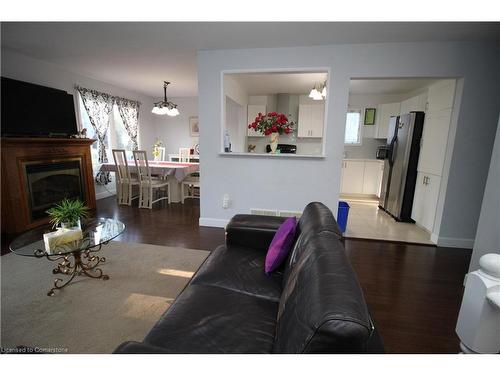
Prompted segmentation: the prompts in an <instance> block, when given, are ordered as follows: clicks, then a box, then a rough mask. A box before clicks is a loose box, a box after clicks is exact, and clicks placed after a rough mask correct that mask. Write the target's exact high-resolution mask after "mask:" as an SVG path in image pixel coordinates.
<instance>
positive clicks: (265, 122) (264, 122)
mask: <svg viewBox="0 0 500 375" xmlns="http://www.w3.org/2000/svg"><path fill="white" fill-rule="evenodd" d="M294 125H295V124H294V123H293V122H288V118H287V117H286V116H285V115H284V114H283V113H277V112H269V113H268V114H267V115H264V114H262V113H260V112H259V114H258V115H257V117H256V118H255V121H254V122H252V123H251V124H249V125H248V129H254V130H255V131H258V132H261V133H262V134H264V135H270V134H271V133H279V134H289V133H291V132H292V131H293V127H294Z"/></svg>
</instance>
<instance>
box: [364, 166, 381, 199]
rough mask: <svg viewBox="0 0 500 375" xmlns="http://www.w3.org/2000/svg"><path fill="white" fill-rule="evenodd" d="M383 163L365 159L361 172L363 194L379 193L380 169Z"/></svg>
mask: <svg viewBox="0 0 500 375" xmlns="http://www.w3.org/2000/svg"><path fill="white" fill-rule="evenodd" d="M381 168H383V164H382V163H380V162H378V161H365V168H364V174H363V192H362V193H363V194H370V195H376V196H379V195H380V182H381V180H380V170H381Z"/></svg>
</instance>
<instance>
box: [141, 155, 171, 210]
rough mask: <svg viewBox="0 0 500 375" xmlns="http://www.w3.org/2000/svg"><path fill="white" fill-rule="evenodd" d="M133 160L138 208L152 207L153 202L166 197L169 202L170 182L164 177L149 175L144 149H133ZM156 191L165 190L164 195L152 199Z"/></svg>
mask: <svg viewBox="0 0 500 375" xmlns="http://www.w3.org/2000/svg"><path fill="white" fill-rule="evenodd" d="M133 154H134V161H135V165H136V167H137V174H138V176H139V208H149V209H152V208H153V203H156V202H159V201H162V200H165V199H167V202H168V203H170V184H169V183H168V181H167V180H164V179H154V178H152V177H151V169H150V168H149V163H148V157H147V154H146V151H133ZM156 191H163V192H166V195H163V196H162V197H160V198H158V199H154V193H155V192H156Z"/></svg>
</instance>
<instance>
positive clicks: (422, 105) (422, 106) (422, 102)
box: [415, 91, 428, 112]
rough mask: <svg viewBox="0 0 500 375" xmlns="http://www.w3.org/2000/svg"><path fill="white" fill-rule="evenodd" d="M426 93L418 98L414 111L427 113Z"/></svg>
mask: <svg viewBox="0 0 500 375" xmlns="http://www.w3.org/2000/svg"><path fill="white" fill-rule="evenodd" d="M427 95H428V93H427V91H426V92H424V93H422V94H420V95H419V96H418V106H417V109H415V111H420V112H426V111H427Z"/></svg>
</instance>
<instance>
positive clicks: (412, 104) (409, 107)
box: [399, 91, 427, 115]
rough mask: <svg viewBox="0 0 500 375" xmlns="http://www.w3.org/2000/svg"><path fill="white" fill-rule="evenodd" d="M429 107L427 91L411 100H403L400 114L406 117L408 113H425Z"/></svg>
mask: <svg viewBox="0 0 500 375" xmlns="http://www.w3.org/2000/svg"><path fill="white" fill-rule="evenodd" d="M426 106H427V91H426V92H424V93H422V94H420V95H417V96H413V97H411V98H409V99H406V100H403V101H402V102H401V110H400V112H399V113H400V114H401V115H404V114H406V113H410V112H414V111H420V112H425V111H426V110H427V109H426Z"/></svg>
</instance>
